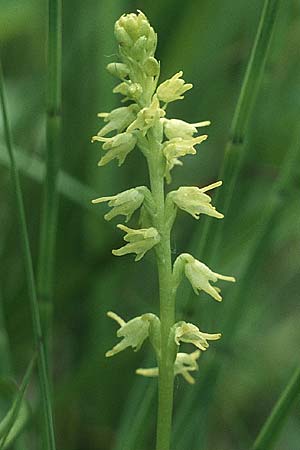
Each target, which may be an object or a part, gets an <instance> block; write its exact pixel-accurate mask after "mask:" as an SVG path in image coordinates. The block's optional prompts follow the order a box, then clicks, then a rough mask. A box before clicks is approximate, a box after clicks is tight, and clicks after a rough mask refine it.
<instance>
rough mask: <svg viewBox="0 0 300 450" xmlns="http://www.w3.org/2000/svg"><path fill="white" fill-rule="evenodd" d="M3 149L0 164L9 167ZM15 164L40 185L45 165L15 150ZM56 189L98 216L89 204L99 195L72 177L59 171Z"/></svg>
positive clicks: (7, 158) (0, 148) (20, 150)
mask: <svg viewBox="0 0 300 450" xmlns="http://www.w3.org/2000/svg"><path fill="white" fill-rule="evenodd" d="M2 148H3V150H4V147H2V146H1V144H0V164H2V165H3V166H4V167H8V168H9V166H10V161H9V157H8V156H7V155H6V153H4V151H2ZM15 156H16V164H17V167H18V170H19V171H20V172H21V173H22V174H24V175H26V176H27V177H29V178H30V179H31V180H34V181H36V182H37V183H42V182H43V180H44V172H45V164H44V162H43V161H40V160H39V159H38V158H36V157H32V156H31V155H26V152H23V151H22V149H18V148H15ZM57 189H58V191H59V194H60V195H63V196H64V197H65V198H66V199H68V200H70V201H71V202H73V203H74V204H76V205H78V206H80V207H81V208H84V209H88V210H89V211H91V212H93V213H94V214H96V215H97V216H98V212H97V209H96V208H95V207H93V205H92V204H91V200H92V199H93V198H96V197H98V196H99V194H98V193H97V192H96V191H95V190H93V189H92V188H90V187H89V186H87V185H86V184H84V183H82V182H81V181H79V180H77V179H76V178H74V177H72V176H71V175H69V174H68V173H66V172H64V171H62V170H60V171H59V174H58V179H57Z"/></svg>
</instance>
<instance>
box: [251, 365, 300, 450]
mask: <svg viewBox="0 0 300 450" xmlns="http://www.w3.org/2000/svg"><path fill="white" fill-rule="evenodd" d="M299 395H300V367H297V368H296V370H295V371H294V373H293V375H292V377H291V379H290V380H289V382H288V384H287V386H286V388H285V389H284V391H283V392H282V394H281V396H280V397H279V399H278V401H277V402H276V404H275V406H274V408H273V410H272V411H271V413H270V415H269V417H268V418H267V420H266V422H265V424H264V425H263V427H262V429H261V431H260V432H259V435H258V436H257V438H256V440H255V442H254V444H253V447H252V450H271V449H272V448H274V445H275V443H276V440H277V438H278V437H279V434H280V431H281V430H282V427H283V425H284V422H285V420H286V419H287V417H288V415H289V412H290V411H291V409H292V407H293V406H294V404H295V403H296V401H297V400H298V399H299Z"/></svg>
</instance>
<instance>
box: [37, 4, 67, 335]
mask: <svg viewBox="0 0 300 450" xmlns="http://www.w3.org/2000/svg"><path fill="white" fill-rule="evenodd" d="M61 39H62V5H61V0H49V2H48V80H47V123H46V139H47V149H46V177H45V190H44V202H43V208H42V221H41V236H40V258H39V266H38V269H39V270H38V293H39V298H40V299H41V301H42V302H45V303H46V304H45V311H47V312H48V314H47V317H46V318H45V320H46V324H45V330H46V331H48V327H49V326H50V324H51V316H52V313H51V309H52V302H51V298H52V286H53V271H54V253H55V240H56V229H57V215H58V199H59V197H58V189H57V179H58V171H59V161H60V153H61V152H60V147H61V73H62V70H61ZM50 334H51V333H50Z"/></svg>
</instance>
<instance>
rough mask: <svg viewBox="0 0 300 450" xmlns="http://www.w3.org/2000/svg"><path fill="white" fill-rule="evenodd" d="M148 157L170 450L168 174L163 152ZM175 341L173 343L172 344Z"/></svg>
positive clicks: (162, 440)
mask: <svg viewBox="0 0 300 450" xmlns="http://www.w3.org/2000/svg"><path fill="white" fill-rule="evenodd" d="M152 155H154V156H152V157H151V159H149V160H148V164H149V174H150V184H151V191H152V195H153V199H154V202H155V205H156V215H155V217H154V226H155V227H156V229H157V230H158V232H159V234H160V237H161V240H160V243H159V244H158V245H157V246H156V258H157V269H158V278H159V296H160V321H161V354H160V357H159V361H158V365H159V380H158V416H157V437H156V439H157V441H156V450H169V448H170V440H171V426H172V410H173V389H174V355H175V354H176V350H175V344H173V345H174V351H172V348H170V344H171V343H170V341H169V335H170V330H171V327H172V326H173V325H174V322H175V292H174V288H173V283H172V261H171V245H170V227H169V226H168V225H167V224H166V222H165V196H164V174H163V172H162V171H161V170H160V168H161V167H162V164H161V161H160V160H159V158H160V157H161V154H160V153H159V152H157V149H156V153H154V152H153V153H152ZM171 345H172V344H171Z"/></svg>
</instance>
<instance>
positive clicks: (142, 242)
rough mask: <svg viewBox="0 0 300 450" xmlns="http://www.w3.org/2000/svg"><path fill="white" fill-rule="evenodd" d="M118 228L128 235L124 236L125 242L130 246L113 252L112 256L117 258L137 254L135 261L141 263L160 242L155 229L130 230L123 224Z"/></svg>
mask: <svg viewBox="0 0 300 450" xmlns="http://www.w3.org/2000/svg"><path fill="white" fill-rule="evenodd" d="M117 227H118V228H120V230H122V231H125V233H127V234H126V235H125V236H124V241H126V242H128V244H126V245H124V247H121V248H119V249H117V250H113V251H112V254H113V255H115V256H123V255H127V254H128V253H136V257H135V261H139V260H140V259H142V257H143V256H144V255H145V253H146V252H147V251H148V250H150V249H151V248H152V247H154V246H155V245H156V244H158V242H159V241H160V236H159V234H158V231H157V230H156V228H154V227H150V228H141V229H139V230H134V229H132V228H128V227H126V226H125V225H122V224H119V225H117Z"/></svg>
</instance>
